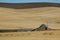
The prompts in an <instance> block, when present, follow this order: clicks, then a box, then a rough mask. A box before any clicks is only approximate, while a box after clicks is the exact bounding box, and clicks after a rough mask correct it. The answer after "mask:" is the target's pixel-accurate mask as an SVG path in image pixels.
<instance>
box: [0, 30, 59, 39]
mask: <svg viewBox="0 0 60 40" xmlns="http://www.w3.org/2000/svg"><path fill="white" fill-rule="evenodd" d="M0 40H60V30H56V31H53V30H52V31H40V32H17V33H16V32H14V33H13V32H11V33H0Z"/></svg>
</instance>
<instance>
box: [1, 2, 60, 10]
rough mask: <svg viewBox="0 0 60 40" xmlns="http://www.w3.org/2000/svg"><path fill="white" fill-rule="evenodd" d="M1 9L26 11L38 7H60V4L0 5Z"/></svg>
mask: <svg viewBox="0 0 60 40" xmlns="http://www.w3.org/2000/svg"><path fill="white" fill-rule="evenodd" d="M0 7H6V8H14V9H26V8H37V7H60V3H46V2H45V3H44V2H41V3H0Z"/></svg>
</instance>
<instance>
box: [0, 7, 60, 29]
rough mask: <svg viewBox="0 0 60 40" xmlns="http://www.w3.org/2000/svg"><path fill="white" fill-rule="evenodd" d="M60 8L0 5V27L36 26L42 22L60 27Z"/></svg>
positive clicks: (53, 26) (51, 26) (52, 26)
mask: <svg viewBox="0 0 60 40" xmlns="http://www.w3.org/2000/svg"><path fill="white" fill-rule="evenodd" d="M59 18H60V8H58V7H44V8H32V9H9V8H1V7H0V28H1V29H2V28H26V27H27V28H29V27H31V28H36V27H39V26H40V25H41V24H42V23H45V24H46V23H47V22H48V24H49V27H50V28H57V29H58V28H60V27H59V26H60V23H59V22H60V19H59Z"/></svg>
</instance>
